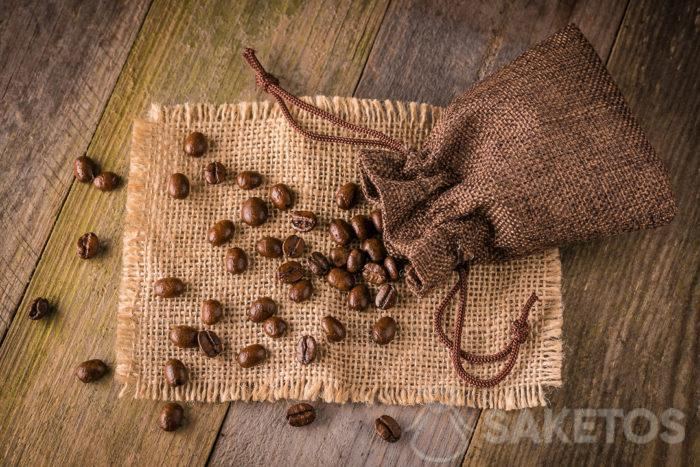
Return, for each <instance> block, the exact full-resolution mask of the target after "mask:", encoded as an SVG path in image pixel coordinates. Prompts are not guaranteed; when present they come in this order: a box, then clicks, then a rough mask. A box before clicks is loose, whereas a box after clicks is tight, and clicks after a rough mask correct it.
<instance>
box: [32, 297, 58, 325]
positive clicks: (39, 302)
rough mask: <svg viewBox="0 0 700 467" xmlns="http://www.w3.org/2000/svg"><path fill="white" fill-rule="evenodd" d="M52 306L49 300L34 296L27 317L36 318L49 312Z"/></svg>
mask: <svg viewBox="0 0 700 467" xmlns="http://www.w3.org/2000/svg"><path fill="white" fill-rule="evenodd" d="M52 311H53V308H52V307H51V305H50V304H49V301H48V300H46V299H45V298H41V297H39V298H35V299H34V301H33V302H32V304H31V305H29V319H31V320H37V319H41V318H43V317H44V316H47V315H49V314H51V312H52Z"/></svg>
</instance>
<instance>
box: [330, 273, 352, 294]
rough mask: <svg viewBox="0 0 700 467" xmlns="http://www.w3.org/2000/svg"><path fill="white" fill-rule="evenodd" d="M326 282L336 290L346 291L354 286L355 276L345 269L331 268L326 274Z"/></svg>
mask: <svg viewBox="0 0 700 467" xmlns="http://www.w3.org/2000/svg"><path fill="white" fill-rule="evenodd" d="M326 280H327V281H328V283H329V284H330V285H331V286H332V287H335V288H336V289H338V290H342V291H344V292H347V291H348V290H350V289H352V288H353V287H354V286H355V278H354V277H353V275H352V274H350V273H349V272H347V271H346V270H345V269H340V268H333V269H331V272H329V273H328V276H326Z"/></svg>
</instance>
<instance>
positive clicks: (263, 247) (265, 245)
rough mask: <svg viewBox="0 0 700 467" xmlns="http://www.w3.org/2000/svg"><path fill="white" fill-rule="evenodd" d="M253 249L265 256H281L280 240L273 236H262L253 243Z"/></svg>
mask: <svg viewBox="0 0 700 467" xmlns="http://www.w3.org/2000/svg"><path fill="white" fill-rule="evenodd" d="M255 251H257V252H258V254H259V255H260V256H264V257H265V258H281V257H282V240H280V239H279V238H275V237H263V238H261V239H260V240H258V243H256V244H255Z"/></svg>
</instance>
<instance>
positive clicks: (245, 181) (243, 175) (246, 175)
mask: <svg viewBox="0 0 700 467" xmlns="http://www.w3.org/2000/svg"><path fill="white" fill-rule="evenodd" d="M262 181H263V179H262V175H260V174H259V173H257V172H253V171H252V170H244V171H243V172H239V173H238V175H236V183H237V184H238V186H239V187H241V188H243V189H244V190H252V189H253V188H257V187H259V186H260V185H261V184H262Z"/></svg>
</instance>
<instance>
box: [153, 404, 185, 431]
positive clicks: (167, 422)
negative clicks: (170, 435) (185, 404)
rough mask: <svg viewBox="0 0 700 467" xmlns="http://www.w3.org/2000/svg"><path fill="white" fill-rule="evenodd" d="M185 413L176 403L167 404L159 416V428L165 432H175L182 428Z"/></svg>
mask: <svg viewBox="0 0 700 467" xmlns="http://www.w3.org/2000/svg"><path fill="white" fill-rule="evenodd" d="M184 418H185V411H184V410H183V409H182V406H181V405H180V404H178V403H175V402H168V403H166V404H165V405H164V406H163V408H162V409H161V411H160V415H159V416H158V426H159V427H160V428H161V429H162V430H164V431H175V430H177V429H178V428H180V427H181V426H182V421H183V420H184Z"/></svg>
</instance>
